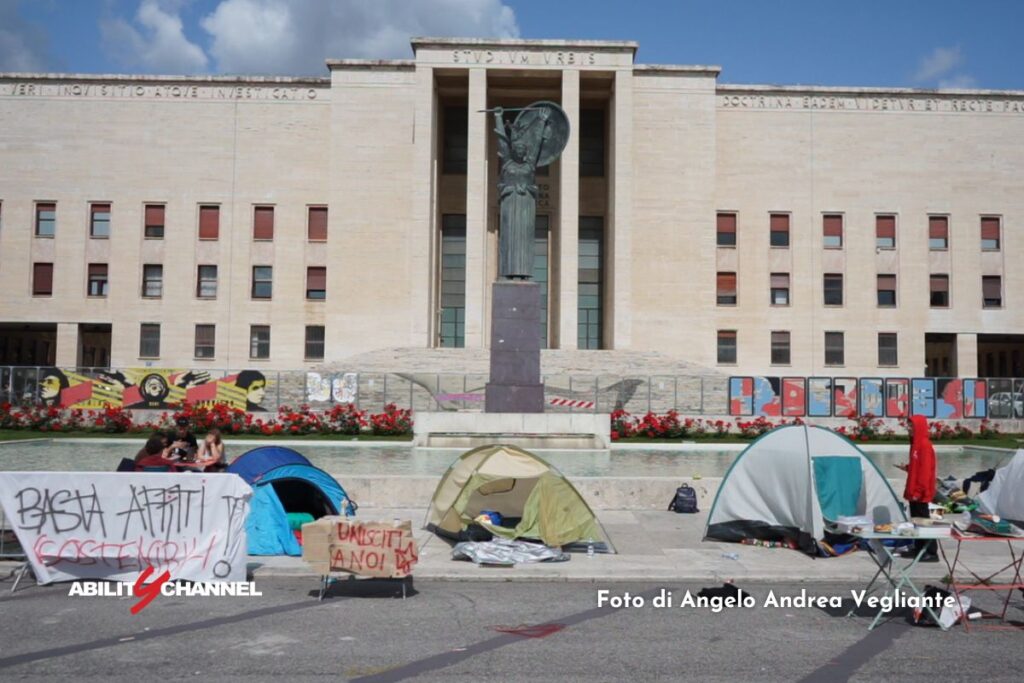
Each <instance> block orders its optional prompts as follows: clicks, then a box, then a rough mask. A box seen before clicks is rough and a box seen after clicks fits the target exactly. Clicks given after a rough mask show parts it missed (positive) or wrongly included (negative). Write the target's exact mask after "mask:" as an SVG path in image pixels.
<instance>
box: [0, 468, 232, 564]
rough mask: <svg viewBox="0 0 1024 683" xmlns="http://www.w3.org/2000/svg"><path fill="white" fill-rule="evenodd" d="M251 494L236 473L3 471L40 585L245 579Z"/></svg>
mask: <svg viewBox="0 0 1024 683" xmlns="http://www.w3.org/2000/svg"><path fill="white" fill-rule="evenodd" d="M251 497H252V489H251V488H250V487H249V485H248V484H246V483H245V482H244V481H243V480H242V478H241V477H239V476H238V475H236V474H163V473H130V472H2V473H0V505H3V509H4V512H5V514H6V516H7V521H8V523H9V524H11V526H13V527H14V533H15V534H17V536H18V541H19V542H20V543H21V547H22V548H24V549H25V553H26V555H27V556H28V561H29V563H30V564H31V565H32V571H33V572H35V575H36V579H37V580H38V581H39V583H50V582H52V581H73V580H75V579H106V580H110V581H134V580H135V579H137V578H138V577H139V574H140V573H141V572H142V571H143V570H145V569H146V567H150V566H151V567H153V569H154V570H155V573H156V574H157V575H159V574H161V573H163V572H164V571H165V570H166V571H169V572H170V573H171V578H172V579H184V580H189V581H204V582H219V581H244V580H245V570H246V566H245V565H246V559H245V558H246V538H245V518H246V516H247V515H248V513H249V499H250V498H251Z"/></svg>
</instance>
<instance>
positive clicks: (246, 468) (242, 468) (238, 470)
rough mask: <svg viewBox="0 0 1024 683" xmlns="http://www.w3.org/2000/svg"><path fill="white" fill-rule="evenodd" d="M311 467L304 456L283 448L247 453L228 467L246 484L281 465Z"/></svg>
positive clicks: (269, 448)
mask: <svg viewBox="0 0 1024 683" xmlns="http://www.w3.org/2000/svg"><path fill="white" fill-rule="evenodd" d="M296 464H297V465H311V464H312V463H310V462H309V460H307V459H306V457H305V456H304V455H302V454H301V453H299V452H298V451H293V450H292V449H290V448H284V447H283V446H261V447H259V448H254V449H252V450H251V451H246V452H245V453H243V454H242V455H240V456H238V457H237V458H235V460H234V462H232V463H231V464H230V465H229V466H228V472H230V473H232V474H237V475H238V476H240V477H241V478H242V479H244V480H245V483H247V484H252V483H253V482H254V481H256V480H258V479H259V478H260V477H261V476H262V475H263V474H264V473H266V472H269V471H270V470H272V469H274V468H275V467H280V466H281V465H296Z"/></svg>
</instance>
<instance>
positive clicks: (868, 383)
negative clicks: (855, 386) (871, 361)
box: [860, 377, 885, 417]
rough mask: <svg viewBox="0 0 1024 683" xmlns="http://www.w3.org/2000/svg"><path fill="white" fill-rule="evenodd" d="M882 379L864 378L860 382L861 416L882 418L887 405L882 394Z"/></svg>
mask: <svg viewBox="0 0 1024 683" xmlns="http://www.w3.org/2000/svg"><path fill="white" fill-rule="evenodd" d="M882 386H883V381H882V378H881V377H862V378H861V380H860V414H861V415H873V416H875V417H882V416H884V415H885V404H884V400H883V394H882Z"/></svg>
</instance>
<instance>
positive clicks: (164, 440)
mask: <svg viewBox="0 0 1024 683" xmlns="http://www.w3.org/2000/svg"><path fill="white" fill-rule="evenodd" d="M154 439H155V440H157V441H159V442H160V444H161V446H160V450H161V451H163V450H165V449H166V448H167V447H168V446H170V445H171V440H170V438H169V437H168V436H167V435H166V434H164V433H163V432H153V435H152V436H150V437H149V439H148V440H147V441H146V443H145V444H143V446H142V448H140V449H139V452H138V453H136V454H135V464H136V465H137V464H139V461H140V460H142V459H143V458H145V457H146V456H148V455H151V453H150V452H149V450H147V449H149V448H150V442H152V441H153V440H154ZM153 447H154V448H155V447H156V445H155V444H153Z"/></svg>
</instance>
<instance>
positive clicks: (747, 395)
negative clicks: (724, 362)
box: [729, 377, 754, 416]
mask: <svg viewBox="0 0 1024 683" xmlns="http://www.w3.org/2000/svg"><path fill="white" fill-rule="evenodd" d="M753 413H754V378H753V377H730V378H729V414H730V415H736V416H743V415H752V414H753Z"/></svg>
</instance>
